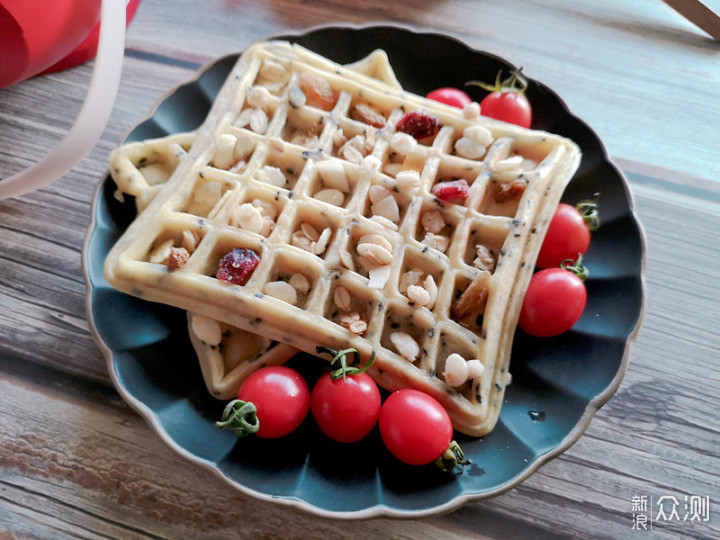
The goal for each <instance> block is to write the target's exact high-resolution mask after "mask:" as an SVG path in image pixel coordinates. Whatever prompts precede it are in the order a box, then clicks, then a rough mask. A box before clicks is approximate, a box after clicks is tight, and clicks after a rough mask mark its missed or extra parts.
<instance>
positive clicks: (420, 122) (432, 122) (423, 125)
mask: <svg viewBox="0 0 720 540" xmlns="http://www.w3.org/2000/svg"><path fill="white" fill-rule="evenodd" d="M442 126H443V123H442V121H441V120H440V119H439V118H438V117H437V116H434V115H432V114H428V113H425V112H418V111H413V112H409V113H407V114H406V115H405V116H403V117H402V118H401V119H400V121H399V122H398V123H397V125H396V126H395V131H402V132H403V133H407V134H408V135H412V136H413V137H415V139H416V140H418V141H419V140H420V139H425V138H426V137H432V136H433V135H435V134H436V133H437V132H438V131H440V128H441V127H442Z"/></svg>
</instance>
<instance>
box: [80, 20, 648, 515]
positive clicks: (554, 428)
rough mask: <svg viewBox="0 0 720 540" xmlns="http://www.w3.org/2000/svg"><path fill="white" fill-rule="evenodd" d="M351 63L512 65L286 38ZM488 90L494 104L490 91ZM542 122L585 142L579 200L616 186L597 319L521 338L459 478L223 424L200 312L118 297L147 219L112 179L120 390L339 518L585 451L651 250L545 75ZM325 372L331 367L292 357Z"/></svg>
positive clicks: (192, 114)
mask: <svg viewBox="0 0 720 540" xmlns="http://www.w3.org/2000/svg"><path fill="white" fill-rule="evenodd" d="M283 38H284V39H288V40H291V41H295V42H298V43H299V44H301V45H303V46H305V47H307V48H309V49H311V50H313V51H315V52H317V53H320V54H322V55H324V56H327V57H329V58H331V59H333V60H335V61H337V62H340V63H348V62H353V61H355V60H358V59H360V58H362V57H364V56H365V55H367V54H368V53H370V52H372V50H374V49H376V48H382V49H385V50H386V51H387V53H388V55H389V57H390V61H391V63H392V66H393V68H394V69H395V72H396V75H397V77H398V79H399V81H400V83H401V84H402V85H403V87H404V88H405V89H407V90H409V91H411V92H415V93H418V94H422V95H424V94H426V93H427V92H428V91H430V90H432V89H434V88H437V87H441V86H456V87H463V85H464V83H465V81H468V80H472V79H483V80H488V81H492V80H494V79H495V75H496V74H497V72H498V71H499V70H500V69H505V70H506V71H507V70H508V69H510V68H511V67H512V66H511V65H510V64H508V63H507V62H505V61H503V60H501V59H499V58H497V57H495V56H493V55H490V54H487V53H484V52H479V51H475V50H472V49H470V48H468V47H467V46H465V45H464V44H462V43H461V42H459V41H457V40H455V39H452V38H449V37H446V36H442V35H437V34H429V33H418V32H414V31H411V30H408V29H403V28H398V27H387V26H382V27H378V26H373V27H364V28H355V27H342V28H340V27H331V28H320V29H315V30H312V31H310V32H309V33H306V34H303V35H299V36H283ZM236 59H237V55H233V56H229V57H226V58H222V59H220V60H218V61H216V62H214V63H213V64H211V65H210V66H209V67H207V68H206V69H204V70H203V71H202V72H201V73H200V74H199V75H198V78H197V79H195V80H193V81H191V82H189V83H187V84H185V85H183V86H181V87H179V88H177V89H176V90H174V91H173V92H172V93H171V94H169V95H168V96H167V97H165V98H164V99H163V100H162V102H161V103H160V104H159V105H158V107H157V108H156V109H155V110H154V111H153V112H152V113H151V116H150V117H149V118H148V119H147V120H145V121H144V122H142V123H141V124H139V125H138V126H137V127H136V128H135V129H133V131H132V132H131V133H130V134H129V136H128V138H127V140H128V141H133V140H142V139H146V138H151V137H161V136H165V135H167V134H169V133H176V132H181V131H189V130H194V129H196V128H197V127H198V126H199V125H200V123H201V122H202V120H203V119H204V117H205V115H206V113H207V111H208V108H209V106H210V104H211V103H212V101H213V99H214V97H215V95H216V94H217V92H218V90H219V89H220V86H221V85H222V83H223V81H224V80H225V77H226V76H227V74H228V73H229V71H230V69H231V67H232V65H233V64H234V62H235V60H236ZM473 91H477V94H476V95H475V96H474V97H475V98H476V99H478V100H480V99H481V98H482V95H483V94H482V91H481V90H480V89H477V88H470V92H471V93H472V92H473ZM528 97H529V99H530V101H531V102H532V103H533V105H534V110H535V118H534V123H533V127H535V128H539V129H545V130H548V131H552V132H555V133H558V134H561V135H564V136H566V137H569V138H571V139H573V140H574V141H576V142H577V143H578V145H579V146H580V147H581V149H582V151H583V159H582V164H581V166H580V169H579V170H578V172H577V174H576V175H575V177H574V179H573V180H572V182H571V183H570V185H569V187H568V188H567V190H566V192H565V195H564V199H565V200H566V201H567V202H572V203H574V202H577V201H578V200H580V199H584V198H588V197H591V196H592V195H593V194H594V193H596V192H600V193H601V199H600V200H601V203H600V217H601V220H602V227H601V228H600V230H599V231H598V232H597V233H595V234H594V237H593V242H592V246H591V248H590V250H589V252H588V253H587V255H586V261H587V263H588V266H589V269H590V272H591V277H590V279H589V280H588V281H587V288H588V293H589V302H588V305H587V308H586V310H585V313H584V315H583V317H582V318H581V320H580V321H579V322H578V323H577V324H576V326H575V327H574V328H573V329H572V330H571V331H570V332H568V333H566V334H564V335H562V336H560V337H558V338H553V339H532V338H530V337H528V336H526V335H523V334H522V332H520V331H518V333H517V335H516V337H515V343H514V348H513V353H512V363H511V369H510V371H511V373H512V375H513V381H512V384H511V385H510V386H509V387H508V389H507V392H506V395H505V404H504V406H503V409H502V413H501V415H500V421H499V423H498V425H497V427H496V428H495V430H494V431H493V432H492V433H490V434H489V435H488V436H486V437H484V438H482V439H472V438H468V437H465V436H462V435H459V434H458V435H457V440H458V441H459V442H460V444H461V445H462V447H463V449H464V450H465V452H466V454H467V455H468V457H469V458H470V459H471V460H472V465H470V466H468V467H466V468H465V470H464V472H462V473H460V472H459V471H458V472H457V473H454V474H444V473H441V472H440V471H439V470H436V469H434V468H433V467H432V466H428V467H420V468H417V467H410V466H404V465H403V464H401V463H399V462H397V461H396V460H395V459H393V458H392V457H391V456H390V455H389V454H388V453H387V451H386V450H385V449H384V447H383V445H382V443H381V441H380V439H379V436H378V434H377V432H374V433H372V434H371V435H370V436H369V437H368V438H367V439H366V440H364V441H362V442H361V443H358V444H355V445H350V446H341V445H337V444H333V443H331V442H330V441H328V440H327V439H325V438H324V437H323V436H322V435H321V434H320V433H319V431H318V429H317V427H316V426H315V425H314V423H313V422H312V420H307V421H306V422H305V424H304V425H303V426H302V427H301V428H300V430H299V431H297V432H296V433H294V434H293V435H291V436H290V437H289V440H288V439H287V438H286V439H284V440H276V441H265V440H260V439H257V438H246V439H241V440H238V439H237V438H236V437H235V435H233V434H232V433H230V432H227V431H220V430H219V429H217V428H216V427H215V426H214V422H215V420H217V419H218V418H219V417H220V413H221V411H222V407H223V403H221V402H218V401H216V400H215V399H214V398H212V397H210V395H209V394H208V392H207V391H206V389H205V386H204V384H203V382H202V377H201V374H200V370H199V367H198V363H197V360H196V358H195V356H194V354H193V353H192V352H191V351H192V348H191V346H190V343H189V339H188V336H187V329H186V322H185V314H184V312H182V311H179V310H176V309H173V308H169V307H167V306H163V305H158V304H151V303H147V302H145V301H142V300H139V299H136V298H133V297H130V296H127V295H124V294H121V293H118V292H116V291H115V290H113V289H112V288H111V287H110V286H109V285H108V284H107V282H106V281H105V279H104V277H103V271H102V267H103V261H104V259H105V256H106V255H107V253H108V251H109V250H110V248H111V246H112V245H113V243H114V242H115V240H116V239H117V238H118V237H119V236H120V234H121V233H122V232H123V230H124V229H125V228H126V227H127V225H128V224H129V223H130V221H131V220H132V219H133V217H134V215H135V208H134V202H133V201H132V200H127V201H126V202H125V203H120V202H118V201H117V200H116V199H115V198H114V197H113V192H114V190H115V187H114V184H113V182H112V180H111V179H110V178H109V177H108V178H106V179H105V180H104V181H102V182H101V183H100V185H99V186H98V189H97V191H96V193H95V196H94V201H93V202H94V205H93V210H92V223H91V225H90V229H89V231H88V235H87V238H86V244H85V251H84V269H85V272H86V278H87V284H88V319H89V322H90V325H91V327H92V328H93V330H94V333H95V337H96V339H97V342H98V344H99V345H100V347H101V349H102V350H103V351H104V353H105V355H106V357H107V360H108V366H109V370H110V374H111V376H112V378H113V380H114V382H115V384H116V386H117V389H118V391H119V392H120V393H121V394H122V396H123V397H124V398H125V399H126V400H127V401H128V403H130V405H132V406H133V407H134V408H135V409H136V410H137V411H138V412H139V413H140V414H141V415H143V416H144V417H145V418H146V419H147V420H148V422H149V423H150V424H151V425H152V427H153V428H154V429H155V430H156V431H157V432H158V434H159V435H160V436H161V437H162V438H163V439H164V440H165V441H166V442H167V443H168V444H169V445H170V446H171V447H172V448H173V449H174V450H176V451H177V452H178V453H180V454H181V455H183V456H185V457H187V458H188V459H190V460H191V461H193V462H195V463H198V464H200V465H202V466H205V467H207V468H209V469H211V470H213V471H214V472H216V473H217V474H218V475H220V476H221V477H223V478H224V479H225V480H227V481H228V482H229V483H230V484H231V486H233V487H234V488H236V489H238V490H240V491H241V492H243V493H247V494H249V495H252V496H254V497H257V498H260V499H264V500H272V501H276V502H278V503H280V504H284V505H289V506H294V507H297V508H300V509H302V510H305V511H308V512H311V513H314V514H317V515H322V516H327V517H337V518H365V517H373V516H401V517H418V516H422V515H428V514H433V513H438V512H444V511H447V510H450V509H452V508H455V507H457V506H458V505H460V504H462V503H464V502H466V501H470V500H479V499H484V498H488V497H492V496H494V495H498V494H499V493H502V492H503V491H506V490H508V489H510V488H512V487H513V486H516V485H517V484H519V483H520V482H522V481H523V480H525V479H526V478H528V476H530V475H531V474H532V473H533V472H534V471H535V470H537V468H538V467H539V466H540V465H542V464H543V463H545V462H547V461H548V460H550V459H552V458H553V457H555V456H557V455H559V454H560V453H561V452H563V451H564V450H566V449H567V448H568V447H570V446H571V445H572V444H573V443H574V442H575V441H576V440H577V439H578V438H579V437H580V435H581V434H582V433H583V431H584V430H585V429H586V428H587V426H588V424H589V422H590V420H591V418H592V417H593V415H594V414H595V412H596V411H597V409H598V408H599V407H600V406H601V405H603V404H604V403H605V402H606V401H607V400H608V399H609V398H610V396H611V395H612V394H613V393H614V392H615V390H616V389H617V387H618V386H619V384H620V381H621V379H622V376H623V374H624V372H625V368H626V367H627V362H628V359H629V351H630V347H631V344H632V342H633V341H634V338H635V336H636V334H637V331H638V328H639V325H640V321H641V319H642V314H643V307H644V284H643V276H644V268H645V247H644V239H643V233H642V229H641V227H640V224H639V223H638V220H637V217H636V216H635V214H634V212H633V203H632V197H631V195H630V191H629V189H628V185H627V182H626V181H625V179H624V178H623V176H622V174H621V173H620V172H619V171H618V169H617V168H616V167H615V166H614V165H613V164H612V163H611V162H610V161H609V159H608V156H607V153H606V151H605V149H604V147H603V145H602V143H601V142H600V140H599V139H598V137H597V135H596V134H595V133H594V132H593V131H592V129H590V128H589V127H588V126H587V125H586V124H585V123H584V122H583V121H581V120H579V119H578V118H576V117H575V116H573V115H572V114H571V113H570V112H569V111H568V109H567V107H566V106H565V104H564V103H563V102H562V100H561V99H560V98H559V97H558V96H557V95H556V94H555V93H554V92H552V91H551V90H549V89H548V88H547V87H546V86H544V85H542V84H540V83H538V82H535V81H530V87H529V89H528ZM291 362H292V363H293V364H294V365H295V366H297V367H300V368H301V369H302V370H303V371H304V372H305V374H306V375H307V377H308V378H309V379H312V378H313V377H314V376H317V375H318V373H319V365H318V363H317V362H316V361H313V360H312V359H308V358H296V359H294V360H292V361H291Z"/></svg>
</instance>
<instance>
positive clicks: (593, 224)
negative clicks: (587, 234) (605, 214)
mask: <svg viewBox="0 0 720 540" xmlns="http://www.w3.org/2000/svg"><path fill="white" fill-rule="evenodd" d="M599 198H600V194H599V193H596V194H595V195H593V198H592V199H586V200H583V201H580V202H579V203H577V204H576V205H575V208H577V210H578V212H580V214H581V215H582V217H583V219H584V220H585V223H587V226H588V229H590V230H591V231H596V230H598V228H599V227H600V213H599V212H598V199H599Z"/></svg>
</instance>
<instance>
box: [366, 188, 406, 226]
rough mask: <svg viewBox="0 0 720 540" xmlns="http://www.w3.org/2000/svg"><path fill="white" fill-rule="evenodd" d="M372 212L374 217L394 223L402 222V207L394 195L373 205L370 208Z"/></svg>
mask: <svg viewBox="0 0 720 540" xmlns="http://www.w3.org/2000/svg"><path fill="white" fill-rule="evenodd" d="M370 211H371V212H372V213H373V215H374V216H380V217H384V218H385V219H387V220H389V221H392V222H393V223H397V222H398V221H400V207H399V206H398V203H397V201H396V200H395V197H393V196H392V195H390V196H389V197H385V198H384V199H382V200H381V201H379V202H377V203H375V204H373V205H372V206H371V207H370Z"/></svg>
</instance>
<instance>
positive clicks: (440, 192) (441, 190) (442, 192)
mask: <svg viewBox="0 0 720 540" xmlns="http://www.w3.org/2000/svg"><path fill="white" fill-rule="evenodd" d="M430 193H432V194H433V195H435V197H437V198H438V199H440V200H441V201H450V200H452V199H467V198H468V195H469V194H470V186H469V185H468V183H467V181H465V180H463V179H462V178H461V179H459V180H450V181H448V182H438V183H437V184H435V185H434V186H433V187H432V189H431V190H430Z"/></svg>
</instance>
